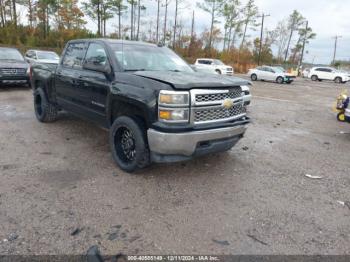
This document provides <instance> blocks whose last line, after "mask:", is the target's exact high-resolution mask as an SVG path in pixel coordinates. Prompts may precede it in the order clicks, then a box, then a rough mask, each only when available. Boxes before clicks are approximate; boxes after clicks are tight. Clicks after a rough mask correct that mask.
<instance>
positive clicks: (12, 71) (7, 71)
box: [0, 68, 26, 76]
mask: <svg viewBox="0 0 350 262" xmlns="http://www.w3.org/2000/svg"><path fill="white" fill-rule="evenodd" d="M0 72H1V74H2V75H4V76H13V75H25V74H26V69H24V68H1V69H0Z"/></svg>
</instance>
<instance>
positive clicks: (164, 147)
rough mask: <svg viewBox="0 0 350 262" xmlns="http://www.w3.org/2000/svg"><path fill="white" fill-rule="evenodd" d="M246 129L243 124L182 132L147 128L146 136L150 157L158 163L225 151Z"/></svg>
mask: <svg viewBox="0 0 350 262" xmlns="http://www.w3.org/2000/svg"><path fill="white" fill-rule="evenodd" d="M246 129H247V127H246V126H245V125H238V126H231V127H224V128H218V129H209V130H201V131H191V132H183V133H164V132H160V131H157V130H155V129H149V130H148V131H147V136H148V144H149V148H150V151H151V158H152V161H153V162H158V163H159V162H177V161H183V160H188V159H191V158H192V157H194V156H199V155H204V154H208V153H214V152H220V151H225V150H228V149H230V148H232V147H233V146H234V145H235V144H236V143H237V142H238V141H239V139H241V138H242V137H243V135H244V133H245V131H246Z"/></svg>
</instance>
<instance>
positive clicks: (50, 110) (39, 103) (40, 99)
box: [34, 88, 58, 123]
mask: <svg viewBox="0 0 350 262" xmlns="http://www.w3.org/2000/svg"><path fill="white" fill-rule="evenodd" d="M34 111H35V116H36V118H37V119H38V120H39V121H40V122H43V123H49V122H54V121H56V120H57V115H58V110H57V107H56V106H55V105H53V104H52V103H50V102H49V101H48V99H47V97H46V94H45V91H44V90H43V89H42V88H37V89H35V91H34Z"/></svg>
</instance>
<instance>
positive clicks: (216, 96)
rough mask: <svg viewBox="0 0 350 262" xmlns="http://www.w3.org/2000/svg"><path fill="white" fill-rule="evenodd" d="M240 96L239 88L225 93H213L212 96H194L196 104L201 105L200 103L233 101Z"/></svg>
mask: <svg viewBox="0 0 350 262" xmlns="http://www.w3.org/2000/svg"><path fill="white" fill-rule="evenodd" d="M241 95H242V90H241V88H240V87H239V88H234V89H231V90H229V92H226V93H214V94H197V95H196V102H198V103H202V102H212V101H222V100H225V99H228V98H230V99H235V98H238V97H240V96H241Z"/></svg>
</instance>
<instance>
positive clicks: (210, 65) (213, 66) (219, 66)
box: [194, 58, 233, 76]
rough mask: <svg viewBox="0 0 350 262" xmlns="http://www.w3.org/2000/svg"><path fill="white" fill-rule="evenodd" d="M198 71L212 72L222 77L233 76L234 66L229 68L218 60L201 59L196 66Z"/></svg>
mask: <svg viewBox="0 0 350 262" xmlns="http://www.w3.org/2000/svg"><path fill="white" fill-rule="evenodd" d="M194 65H195V68H196V69H198V71H207V72H209V71H211V72H213V73H217V74H220V75H228V76H232V75H233V68H232V66H227V65H225V64H224V63H223V62H221V61H220V60H218V59H210V58H199V59H197V61H196V63H195V64H194Z"/></svg>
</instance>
